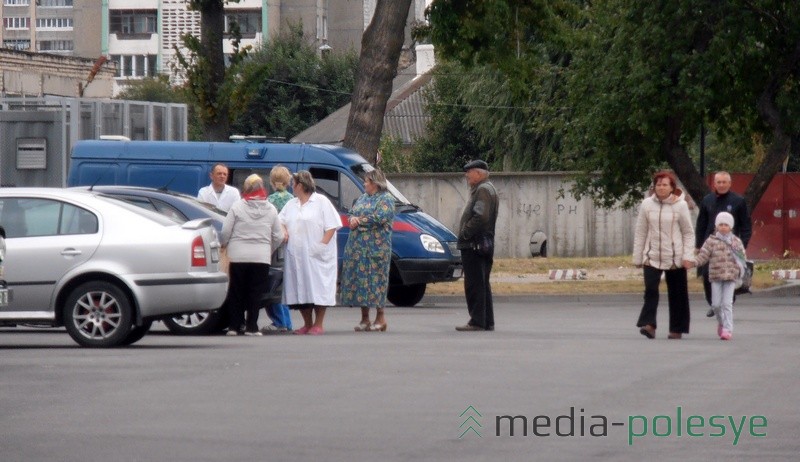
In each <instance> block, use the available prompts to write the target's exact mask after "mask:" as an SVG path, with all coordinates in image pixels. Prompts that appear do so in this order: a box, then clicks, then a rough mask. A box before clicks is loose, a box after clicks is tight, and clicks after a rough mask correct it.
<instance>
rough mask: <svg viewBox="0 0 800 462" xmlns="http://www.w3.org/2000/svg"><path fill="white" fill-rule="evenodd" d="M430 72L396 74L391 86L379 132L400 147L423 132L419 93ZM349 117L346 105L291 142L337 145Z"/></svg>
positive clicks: (409, 69) (424, 122)
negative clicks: (396, 142) (393, 140)
mask: <svg viewBox="0 0 800 462" xmlns="http://www.w3.org/2000/svg"><path fill="white" fill-rule="evenodd" d="M431 78H432V76H431V72H430V71H428V72H427V73H425V74H422V75H417V74H416V72H415V66H409V67H407V68H406V69H404V70H402V71H400V72H398V74H397V77H395V79H394V81H393V83H392V88H393V89H392V94H391V96H390V97H389V101H387V103H386V115H385V116H384V118H383V133H384V134H386V135H389V136H391V137H392V138H394V139H397V140H400V141H401V142H402V144H404V145H408V144H412V143H414V141H415V140H416V139H417V138H418V137H419V136H421V135H422V134H424V133H425V130H426V127H427V125H428V120H429V119H430V116H429V115H428V113H427V111H426V110H425V100H424V97H423V92H422V91H421V90H422V89H423V88H425V86H426V85H427V84H428V83H429V82H430V81H431ZM349 115H350V103H348V104H346V105H345V106H343V107H341V108H339V109H337V110H336V111H335V112H333V113H332V114H330V115H329V116H328V117H325V118H324V119H322V120H321V121H319V122H318V123H317V124H316V125H312V126H311V127H308V128H307V129H305V130H303V131H302V132H300V133H298V134H297V135H295V136H294V137H293V138H292V139H291V142H292V143H320V144H341V143H342V141H344V133H345V130H346V128H347V118H348V117H349Z"/></svg>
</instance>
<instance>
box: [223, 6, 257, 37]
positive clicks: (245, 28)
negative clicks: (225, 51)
mask: <svg viewBox="0 0 800 462" xmlns="http://www.w3.org/2000/svg"><path fill="white" fill-rule="evenodd" d="M234 22H236V24H238V25H239V31H240V32H241V34H242V37H255V35H256V34H257V33H259V32H261V12H260V11H257V10H252V11H249V10H247V11H245V10H231V11H226V12H225V34H226V35H227V34H230V33H231V29H232V28H233V23H234Z"/></svg>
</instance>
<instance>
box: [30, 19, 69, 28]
mask: <svg viewBox="0 0 800 462" xmlns="http://www.w3.org/2000/svg"><path fill="white" fill-rule="evenodd" d="M36 29H39V30H72V18H36Z"/></svg>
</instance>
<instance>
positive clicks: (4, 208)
mask: <svg viewBox="0 0 800 462" xmlns="http://www.w3.org/2000/svg"><path fill="white" fill-rule="evenodd" d="M0 222H2V223H3V225H4V226H5V223H6V222H8V223H9V224H10V225H11V228H10V230H9V228H8V227H6V235H7V238H6V259H5V261H4V264H3V266H4V269H5V277H6V281H7V283H8V286H9V288H10V289H11V290H12V300H11V302H10V303H9V306H8V307H6V308H5V309H4V311H14V312H28V313H29V315H27V316H29V317H32V318H50V317H52V316H53V313H52V308H51V305H52V300H53V297H54V289H55V287H56V286H57V284H58V282H59V281H60V280H61V279H62V278H63V276H64V275H65V274H66V273H67V272H69V271H70V270H71V269H72V268H74V267H76V266H78V265H81V264H82V263H84V262H85V261H87V260H88V259H89V258H90V257H91V256H92V254H94V252H95V250H96V249H97V246H98V245H99V244H100V237H101V233H100V229H99V228H100V226H99V224H100V223H99V220H98V217H97V215H96V214H94V213H93V212H91V211H89V210H86V209H84V208H81V207H78V206H75V205H73V204H70V203H66V202H62V201H58V200H54V199H47V198H24V197H10V198H9V197H4V198H0Z"/></svg>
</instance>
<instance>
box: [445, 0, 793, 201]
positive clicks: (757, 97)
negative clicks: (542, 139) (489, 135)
mask: <svg viewBox="0 0 800 462" xmlns="http://www.w3.org/2000/svg"><path fill="white" fill-rule="evenodd" d="M798 10H800V4H797V3H796V2H785V1H779V0H732V1H726V2H720V1H718V0H659V1H654V2H641V1H638V0H607V1H602V2H589V1H585V0H573V1H568V0H564V1H556V2H549V1H544V0H534V1H524V0H472V1H469V2H450V1H446V0H435V1H434V3H433V4H432V6H431V8H430V16H429V17H430V22H431V29H432V34H431V36H432V37H433V41H434V43H435V44H436V46H437V49H438V50H439V51H440V52H442V53H444V54H445V56H449V57H451V58H454V59H459V60H460V61H461V62H465V63H469V62H470V60H471V61H473V62H479V63H488V64H490V65H492V66H495V67H496V68H498V69H500V70H501V71H502V72H504V73H505V74H506V75H508V76H509V77H510V78H511V79H514V75H515V74H516V73H519V72H520V69H521V70H523V72H529V71H530V70H532V69H536V68H537V67H536V65H535V64H532V63H535V62H537V61H538V62H541V59H542V55H541V54H538V53H536V51H537V50H540V49H545V50H561V53H563V56H564V58H566V59H564V60H562V61H561V62H562V63H563V64H564V65H563V68H562V69H561V76H562V77H561V78H563V79H564V82H565V86H566V89H567V91H566V93H565V95H566V96H567V97H565V98H556V99H554V100H553V104H556V105H558V106H559V108H560V111H559V112H557V113H558V114H559V117H561V118H562V122H561V125H562V127H563V129H562V130H563V131H562V132H561V135H562V136H563V140H564V145H563V150H562V152H563V153H565V154H564V155H569V156H570V157H571V159H570V160H571V161H572V162H575V163H576V165H579V166H580V167H582V169H583V170H584V171H585V172H587V175H586V176H583V177H582V178H580V181H579V182H578V188H577V190H576V193H577V194H579V195H580V194H586V193H589V194H591V195H592V197H593V198H594V199H595V200H597V201H598V202H600V203H602V204H605V205H611V204H613V203H615V202H616V201H617V200H619V199H623V200H627V201H628V202H629V203H632V202H633V201H635V200H637V199H638V197H639V196H640V194H641V191H643V190H644V188H645V186H646V184H647V183H648V181H649V176H650V173H652V171H653V170H655V169H657V168H663V167H664V166H669V167H671V168H672V169H674V170H675V171H676V172H677V174H678V176H679V177H680V179H681V181H682V182H683V183H684V185H685V186H686V188H687V189H688V190H689V192H690V194H692V196H694V197H701V196H702V195H704V194H705V193H706V192H707V190H708V189H707V186H706V183H705V182H704V180H703V178H702V177H701V176H700V174H699V171H698V169H697V168H696V167H695V165H694V163H693V161H692V158H691V157H690V155H689V154H690V151H691V149H690V147H689V146H691V145H692V144H694V143H696V141H697V137H698V134H699V129H700V127H701V126H706V127H707V128H708V129H709V130H710V131H711V134H712V135H713V136H714V137H715V139H718V140H735V141H738V142H740V143H743V142H744V143H752V141H751V140H753V139H757V140H759V143H760V144H761V145H763V147H764V155H763V158H762V159H761V162H759V163H758V166H757V172H756V176H755V178H754V180H753V181H752V182H751V184H750V186H749V187H748V190H747V192H746V193H745V195H746V199H747V201H748V205H749V206H750V207H751V208H752V207H754V206H755V204H756V203H757V202H758V200H759V199H760V197H761V195H762V194H763V192H764V191H765V189H766V187H767V186H768V184H769V182H770V181H771V179H772V177H773V176H774V174H775V173H776V172H777V171H778V170H779V167H780V165H781V163H782V162H783V161H784V159H785V158H786V156H787V155H788V153H789V147H790V144H791V141H790V140H791V138H792V137H793V136H795V135H796V134H797V133H799V131H798V127H797V125H798V122H796V119H797V118H796V117H794V114H797V112H798V110H800V106H799V104H800V98H798V96H800V95H797V88H798V85H797V74H798V62H799V61H798V59H800V14H799V11H798ZM503 21H507V23H508V24H510V25H513V27H506V28H505V29H502V30H501V29H498V28H497V25H498V24H502V23H503ZM554 113H556V112H551V113H550V114H554ZM550 114H548V116H549V115H550Z"/></svg>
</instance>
